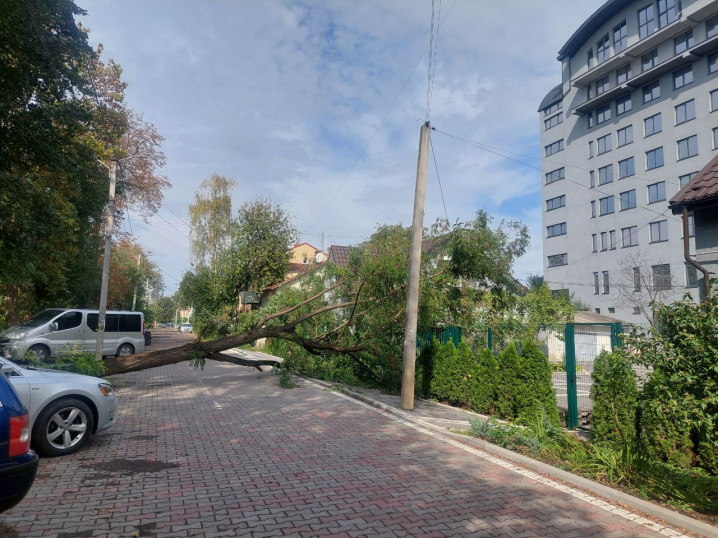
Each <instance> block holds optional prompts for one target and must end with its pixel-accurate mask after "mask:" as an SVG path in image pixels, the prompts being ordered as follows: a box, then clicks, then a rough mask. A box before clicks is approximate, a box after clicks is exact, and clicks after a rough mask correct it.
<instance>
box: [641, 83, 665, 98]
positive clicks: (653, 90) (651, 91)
mask: <svg viewBox="0 0 718 538" xmlns="http://www.w3.org/2000/svg"><path fill="white" fill-rule="evenodd" d="M659 82H660V81H658V80H656V81H653V82H651V83H650V84H648V85H647V86H644V87H643V102H644V103H649V102H651V101H653V100H654V99H658V98H659V97H660V96H661V85H660V83H659Z"/></svg>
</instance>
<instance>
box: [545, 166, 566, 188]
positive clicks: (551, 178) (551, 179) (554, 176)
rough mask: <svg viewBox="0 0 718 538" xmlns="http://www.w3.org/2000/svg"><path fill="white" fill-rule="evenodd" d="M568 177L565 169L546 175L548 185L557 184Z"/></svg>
mask: <svg viewBox="0 0 718 538" xmlns="http://www.w3.org/2000/svg"><path fill="white" fill-rule="evenodd" d="M565 177H566V169H565V168H559V169H558V170H554V171H552V172H548V173H547V174H546V185H548V184H550V183H555V182H556V181H560V180H562V179H564V178H565Z"/></svg>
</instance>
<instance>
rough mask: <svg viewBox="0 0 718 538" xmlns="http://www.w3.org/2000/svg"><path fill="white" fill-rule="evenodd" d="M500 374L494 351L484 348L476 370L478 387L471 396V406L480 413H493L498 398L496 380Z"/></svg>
mask: <svg viewBox="0 0 718 538" xmlns="http://www.w3.org/2000/svg"><path fill="white" fill-rule="evenodd" d="M498 374H499V363H497V362H496V358H495V357H494V354H493V352H492V351H491V350H490V349H484V350H483V351H482V352H481V355H479V365H478V368H477V370H476V388H475V390H474V392H473V394H472V397H471V408H472V409H474V410H475V411H478V412H479V413H493V412H494V400H495V399H496V382H497V378H498Z"/></svg>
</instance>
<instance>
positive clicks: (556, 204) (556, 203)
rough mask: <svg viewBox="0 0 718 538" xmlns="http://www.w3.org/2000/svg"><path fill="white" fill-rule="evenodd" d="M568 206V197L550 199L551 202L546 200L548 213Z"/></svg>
mask: <svg viewBox="0 0 718 538" xmlns="http://www.w3.org/2000/svg"><path fill="white" fill-rule="evenodd" d="M565 206H566V195H565V194H562V195H561V196H557V197H556V198H550V199H549V200H546V211H553V210H554V209H558V208H560V207H565Z"/></svg>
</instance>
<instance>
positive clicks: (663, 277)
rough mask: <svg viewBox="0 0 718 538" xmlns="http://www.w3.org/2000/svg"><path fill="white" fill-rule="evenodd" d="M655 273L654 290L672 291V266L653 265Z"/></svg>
mask: <svg viewBox="0 0 718 538" xmlns="http://www.w3.org/2000/svg"><path fill="white" fill-rule="evenodd" d="M651 271H652V273H653V289H654V290H670V289H671V266H670V264H668V263H662V264H660V265H652V266H651Z"/></svg>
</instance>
